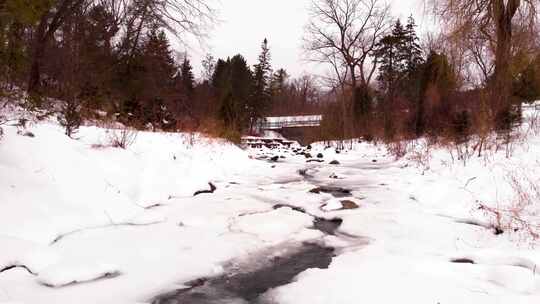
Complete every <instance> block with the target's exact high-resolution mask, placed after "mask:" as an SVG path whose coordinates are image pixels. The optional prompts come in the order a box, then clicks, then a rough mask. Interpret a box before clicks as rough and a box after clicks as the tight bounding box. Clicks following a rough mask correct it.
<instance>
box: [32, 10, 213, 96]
mask: <svg viewBox="0 0 540 304" xmlns="http://www.w3.org/2000/svg"><path fill="white" fill-rule="evenodd" d="M208 2H209V1H205V0H53V1H50V2H49V4H50V5H49V6H48V7H47V8H46V9H44V10H43V12H42V14H41V16H40V21H39V23H38V25H37V28H36V29H35V31H34V33H33V45H32V58H31V67H30V75H29V80H28V91H29V92H35V91H37V89H39V85H40V78H41V67H42V61H43V58H44V54H45V50H46V47H47V45H48V44H49V43H50V41H51V40H52V39H53V38H54V34H55V33H56V32H57V31H58V30H59V29H60V27H61V26H62V24H63V23H64V22H65V21H66V20H67V19H68V18H69V17H70V16H72V15H73V14H74V13H75V12H76V11H78V10H81V8H83V7H90V6H92V5H97V4H99V5H102V6H103V7H106V8H108V9H109V10H111V13H112V15H113V16H115V17H117V19H118V23H119V24H120V23H124V25H125V26H126V27H127V28H130V29H131V30H132V31H134V37H136V39H134V41H132V43H131V44H132V45H130V46H128V47H129V48H131V47H134V46H135V45H136V43H137V42H138V39H139V38H140V37H141V33H142V31H143V30H144V29H145V27H147V26H149V25H150V24H153V25H158V26H160V27H163V28H166V29H167V30H168V31H169V32H171V33H173V34H175V35H176V36H177V37H179V38H181V36H182V37H183V35H187V34H190V35H193V36H195V37H197V38H205V37H206V34H207V33H206V30H207V29H208V28H209V27H210V26H211V25H212V24H213V22H214V20H215V13H216V12H215V11H214V9H213V8H212V7H211V6H210V5H209V4H208ZM184 38H185V37H184Z"/></svg>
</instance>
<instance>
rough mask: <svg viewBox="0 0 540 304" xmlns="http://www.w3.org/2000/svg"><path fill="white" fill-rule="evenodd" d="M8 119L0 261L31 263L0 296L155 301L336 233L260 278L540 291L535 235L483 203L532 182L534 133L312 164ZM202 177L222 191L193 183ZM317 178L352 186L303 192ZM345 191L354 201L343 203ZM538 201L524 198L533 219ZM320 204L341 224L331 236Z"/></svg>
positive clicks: (490, 297) (520, 293) (0, 286)
mask: <svg viewBox="0 0 540 304" xmlns="http://www.w3.org/2000/svg"><path fill="white" fill-rule="evenodd" d="M527 111H528V112H531V111H535V109H534V107H531V108H528V109H527ZM3 129H4V132H5V135H4V137H3V138H2V139H1V140H0V180H1V181H2V182H1V183H0V269H4V268H6V267H10V266H25V267H26V268H27V269H29V270H30V271H27V270H26V269H25V268H23V267H16V268H13V269H10V270H6V271H3V272H1V273H0V303H44V304H48V303H83V304H84V303H89V304H90V303H115V304H116V303H149V302H150V301H151V299H152V298H153V297H154V296H156V295H157V294H160V293H164V292H169V291H171V290H175V289H178V288H182V286H184V284H186V282H189V281H191V280H194V279H197V278H201V277H211V276H215V275H220V274H222V273H223V272H224V271H226V268H227V267H226V265H228V264H229V263H231V261H233V262H234V263H235V264H236V265H247V266H246V267H248V266H250V265H251V266H253V264H256V263H264V261H258V260H257V259H256V258H255V257H260V256H261V254H262V255H263V256H264V253H265V252H268V251H267V250H268V249H269V248H278V249H282V252H283V253H284V254H286V253H287V252H288V250H289V249H290V250H293V249H294V248H298V247H299V246H301V244H302V243H304V242H320V243H323V244H325V245H327V246H334V247H336V257H334V258H333V260H332V263H331V264H330V266H329V268H328V269H308V270H306V271H304V272H302V273H301V274H300V275H298V276H297V277H296V278H295V279H294V281H293V282H291V283H290V284H286V285H284V286H280V287H277V288H274V289H272V290H269V291H268V292H266V293H265V294H264V296H263V297H264V298H265V299H266V300H268V301H269V303H280V304H287V303H295V304H302V303H315V304H316V303H321V304H322V303H324V304H332V303H336V304H337V303H339V304H347V303H361V302H369V303H402V302H414V303H490V304H492V303H537V302H539V301H540V277H539V275H538V270H537V265H540V251H539V250H538V247H537V246H538V240H534V239H533V238H532V237H531V235H530V234H527V233H525V231H515V232H514V231H507V232H505V233H504V234H501V235H495V233H494V231H493V226H494V225H495V224H496V223H495V222H494V218H493V217H492V216H490V215H489V214H488V213H486V212H484V211H482V210H480V209H479V206H480V204H483V205H486V206H488V207H498V208H502V209H505V208H510V207H512V206H514V205H515V202H516V193H515V187H513V186H512V183H511V180H509V176H516V179H517V180H518V181H520V182H522V183H523V185H525V186H526V185H528V184H527V182H528V181H531V180H532V181H537V180H538V177H539V176H540V166H538V164H540V134H535V133H534V132H532V133H530V134H528V135H526V137H525V138H524V140H523V141H522V143H521V144H517V145H516V146H515V147H514V151H513V153H512V155H511V156H510V157H507V155H506V153H505V151H504V150H499V151H492V152H490V153H486V156H485V157H481V158H478V157H471V158H469V159H468V161H467V163H466V164H464V163H463V161H459V160H457V159H456V158H455V155H454V158H452V155H450V154H449V152H448V150H447V149H444V148H433V150H432V151H431V154H430V157H429V159H428V160H427V161H425V162H422V163H419V162H418V161H416V160H417V158H415V157H414V156H417V154H414V153H413V152H411V153H409V154H408V155H407V156H406V157H405V158H403V159H400V160H395V159H394V158H393V157H392V156H391V155H390V154H389V153H388V152H387V151H386V149H385V148H384V147H383V146H376V145H373V144H370V143H365V142H362V143H354V144H353V145H352V146H349V148H348V149H346V150H343V151H341V153H339V154H338V153H336V151H335V149H327V148H326V147H325V145H323V144H314V145H312V149H311V151H310V153H311V155H317V154H318V153H322V154H323V155H324V158H323V160H324V162H323V163H306V158H305V157H304V156H303V155H296V153H294V152H292V151H290V150H288V149H278V150H271V149H267V148H262V149H253V150H249V149H248V150H242V149H240V148H239V147H237V146H235V145H232V144H229V143H226V142H224V141H221V140H216V139H210V138H206V137H204V136H203V135H200V134H172V133H151V132H139V133H138V135H137V138H136V140H135V142H134V143H133V144H132V145H131V146H129V147H128V148H127V149H125V150H124V149H119V148H112V147H110V145H109V139H110V133H111V132H113V131H111V130H109V129H105V128H99V127H95V126H85V127H82V128H81V130H80V131H79V133H78V134H77V139H70V138H68V137H66V136H65V135H64V134H63V130H62V129H61V127H59V126H58V125H57V123H56V122H54V121H52V120H49V121H42V122H35V123H32V124H31V125H30V126H29V127H28V131H31V132H32V133H34V134H35V137H34V138H31V137H27V136H22V135H19V134H17V131H18V130H19V128H17V127H15V126H4V127H3ZM98 147H99V148H98ZM421 147H422V144H421V142H418V143H417V149H419V148H421ZM261 155H266V156H270V155H280V156H281V155H282V156H285V157H286V158H284V159H282V158H280V159H279V161H278V162H268V161H266V160H257V158H258V157H259V156H261ZM415 159H416V160H415ZM331 160H338V161H339V162H340V165H339V166H335V165H329V164H328V162H329V161H331ZM374 161H376V162H374ZM299 172H302V174H300V173H299ZM333 177H338V178H333ZM208 182H212V183H214V184H215V185H216V187H217V190H216V191H215V192H214V193H213V194H207V195H200V196H196V197H193V193H194V192H195V191H197V190H201V189H207V188H208ZM320 186H335V187H343V188H347V189H350V190H351V194H350V197H339V198H335V197H333V196H332V195H331V194H328V193H321V194H315V193H310V192H309V190H311V189H313V188H316V187H320ZM525 189H526V190H527V193H530V198H531V199H532V200H533V201H534V199H535V197H534V195H533V192H531V191H530V190H531V189H530V188H525ZM347 196H349V195H347ZM342 200H350V201H353V202H355V203H356V204H358V205H359V206H360V208H358V209H354V210H343V208H342V207H343V204H342V202H341V201H342ZM276 205H280V206H281V207H282V208H277V209H275V207H276ZM292 207H294V208H292ZM538 207H539V205H538V204H537V202H536V204H535V203H531V204H529V205H527V206H526V208H525V209H524V210H523V212H525V214H524V217H525V218H526V219H527V220H528V221H530V222H531V223H534V222H535V221H538V214H540V213H539V212H540V210H539V209H540V208H538ZM300 209H303V210H305V213H302V212H299V211H298V210H300ZM315 216H316V217H320V218H326V219H333V218H341V219H342V220H343V224H342V225H341V226H340V227H339V230H338V233H336V235H335V236H331V235H324V234H323V233H322V232H321V231H318V230H315V229H313V219H314V217H315ZM456 259H457V260H470V261H472V262H473V263H455V262H453V261H454V260H456ZM242 262H244V263H242ZM184 287H185V286H184Z"/></svg>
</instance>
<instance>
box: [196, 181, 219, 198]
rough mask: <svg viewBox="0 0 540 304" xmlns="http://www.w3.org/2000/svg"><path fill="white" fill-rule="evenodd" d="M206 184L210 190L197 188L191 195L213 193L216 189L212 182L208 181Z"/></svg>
mask: <svg viewBox="0 0 540 304" xmlns="http://www.w3.org/2000/svg"><path fill="white" fill-rule="evenodd" d="M208 185H209V186H210V190H199V191H197V192H195V193H194V194H193V196H197V195H199V194H212V193H214V191H216V189H217V188H216V186H215V185H214V184H212V183H208Z"/></svg>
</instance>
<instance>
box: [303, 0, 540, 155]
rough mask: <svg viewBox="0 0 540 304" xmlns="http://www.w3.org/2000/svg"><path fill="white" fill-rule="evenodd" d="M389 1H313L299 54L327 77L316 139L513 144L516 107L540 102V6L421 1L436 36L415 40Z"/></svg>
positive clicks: (488, 0) (491, 0) (494, 0)
mask: <svg viewBox="0 0 540 304" xmlns="http://www.w3.org/2000/svg"><path fill="white" fill-rule="evenodd" d="M387 3H388V2H386V1H383V0H315V1H313V4H312V8H311V17H310V21H309V23H308V26H307V29H306V33H305V37H304V40H305V50H306V53H307V55H308V57H309V58H311V59H312V60H314V61H317V62H320V63H324V64H326V65H327V66H328V67H329V68H330V70H331V71H332V73H331V74H329V75H328V77H327V78H328V79H329V80H330V81H328V83H329V84H330V85H331V88H332V90H331V93H332V98H330V100H332V102H331V103H330V104H328V105H327V107H326V110H325V115H324V118H325V119H324V121H323V126H322V139H325V140H333V139H341V140H346V139H352V138H358V137H364V138H365V139H369V140H371V139H375V140H382V141H385V142H389V143H395V142H400V141H403V140H411V139H416V138H419V137H423V136H427V137H429V138H430V142H434V141H440V140H442V141H445V142H449V143H454V144H458V145H459V144H461V143H464V142H468V141H469V140H470V139H471V138H474V139H475V140H476V142H474V143H471V146H473V147H474V149H475V150H476V152H478V153H479V154H481V151H482V149H483V148H484V147H485V145H486V144H487V143H486V141H487V138H488V136H489V135H490V134H493V132H495V134H498V138H501V139H502V140H503V141H504V142H506V143H509V142H511V141H512V130H513V129H514V128H515V127H516V126H517V125H518V124H519V123H520V119H521V104H522V103H523V102H529V101H533V100H536V99H538V98H540V81H539V80H540V77H539V71H540V65H539V63H540V59H539V58H540V48H539V44H538V37H539V36H538V34H537V32H538V31H537V24H536V13H535V12H536V7H537V2H536V1H517V0H516V1H502V0H501V1H499V0H485V1H468V0H461V1H446V0H437V1H427V4H428V7H431V8H432V9H433V10H432V12H433V13H434V15H436V16H439V17H441V22H442V25H443V26H442V29H443V30H442V31H441V32H440V33H436V34H434V33H429V34H427V35H426V37H425V39H423V40H422V41H421V40H420V39H419V37H418V36H417V34H416V25H415V21H414V19H413V18H412V17H411V18H408V19H407V21H406V22H405V23H402V21H401V20H396V19H394V18H392V16H390V15H389V13H388V7H387ZM373 71H376V72H375V73H373ZM371 75H373V77H372V76H371Z"/></svg>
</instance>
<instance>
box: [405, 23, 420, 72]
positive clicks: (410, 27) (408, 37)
mask: <svg viewBox="0 0 540 304" xmlns="http://www.w3.org/2000/svg"><path fill="white" fill-rule="evenodd" d="M415 28H416V23H415V21H414V18H413V17H412V16H410V17H409V18H408V19H407V26H406V27H405V33H404V34H405V36H404V37H403V38H404V43H403V53H404V56H405V58H404V60H405V66H406V67H405V69H406V71H407V73H408V74H409V75H412V74H414V73H416V72H417V70H418V68H419V67H420V65H421V64H422V63H423V61H424V59H423V58H422V48H421V47H420V44H419V39H418V36H417V35H416V30H415Z"/></svg>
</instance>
